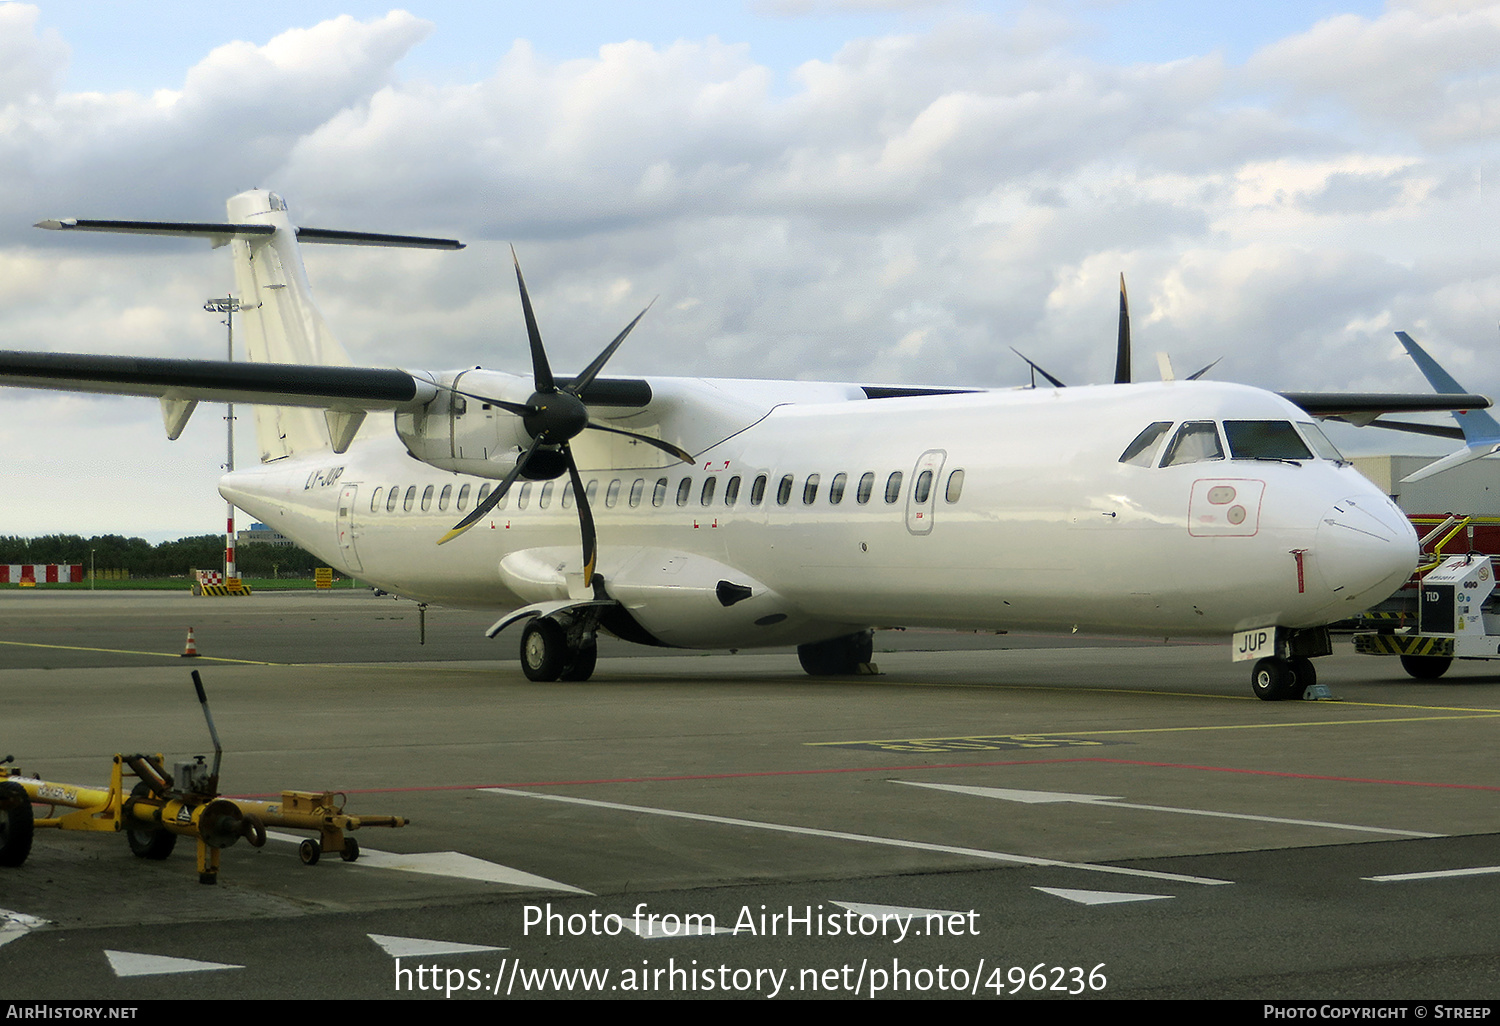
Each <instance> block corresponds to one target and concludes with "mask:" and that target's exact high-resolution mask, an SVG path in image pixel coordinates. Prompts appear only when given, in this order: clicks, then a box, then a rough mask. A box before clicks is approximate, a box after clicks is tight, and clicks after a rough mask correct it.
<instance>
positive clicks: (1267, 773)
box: [236, 758, 1500, 798]
mask: <svg viewBox="0 0 1500 1026" xmlns="http://www.w3.org/2000/svg"><path fill="white" fill-rule="evenodd" d="M1072 762H1101V763H1110V764H1112V765H1117V766H1145V767H1150V768H1152V769H1186V770H1197V771H1199V772H1203V773H1243V774H1248V775H1251V776H1261V777H1286V778H1288V779H1291V780H1328V781H1334V782H1337V783H1344V784H1387V785H1393V786H1396V787H1438V788H1451V789H1454V790H1462V791H1500V786H1495V785H1490V784H1445V783H1440V782H1434V781H1428V780H1385V779H1382V778H1379V777H1336V776H1327V775H1324V774H1318V773H1287V772H1284V771H1281V770H1257V769H1241V768H1238V767H1235V766H1195V765H1192V764H1190V763H1180V762H1143V761H1140V760H1135V759H1101V758H1073V759H1016V760H1009V761H1005V762H942V763H921V764H914V765H905V766H845V767H839V768H836V769H807V770H760V771H756V772H750V773H694V774H684V775H680V776H669V777H603V778H599V779H594V780H529V781H525V782H522V783H510V784H434V785H431V786H428V787H372V788H366V789H363V790H345V791H339V792H336V793H338V794H346V795H349V794H400V793H403V792H417V791H481V790H488V789H492V788H514V787H583V786H587V785H594V784H660V783H672V782H674V781H686V780H738V779H742V778H747V777H799V776H819V775H825V774H830V773H895V772H912V771H919V770H940V769H982V768H985V767H994V766H1048V765H1058V764H1062V763H1072ZM236 797H240V798H274V797H276V795H238V796H236Z"/></svg>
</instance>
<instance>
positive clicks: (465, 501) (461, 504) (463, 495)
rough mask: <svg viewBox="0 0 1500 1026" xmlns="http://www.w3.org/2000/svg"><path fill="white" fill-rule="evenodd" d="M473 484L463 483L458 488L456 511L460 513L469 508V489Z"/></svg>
mask: <svg viewBox="0 0 1500 1026" xmlns="http://www.w3.org/2000/svg"><path fill="white" fill-rule="evenodd" d="M472 487H473V485H464V486H463V487H461V488H460V489H459V490H458V511H459V512H460V513H462V512H463V511H464V510H466V509H468V508H469V489H470V488H472Z"/></svg>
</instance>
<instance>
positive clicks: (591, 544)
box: [438, 247, 697, 586]
mask: <svg viewBox="0 0 1500 1026" xmlns="http://www.w3.org/2000/svg"><path fill="white" fill-rule="evenodd" d="M511 260H512V262H513V263H514V264H515V266H516V284H517V285H518V286H519V287H520V290H521V311H522V313H524V314H525V317H526V336H527V339H528V340H529V341H530V344H531V370H532V379H533V382H534V385H535V388H536V391H534V392H533V393H532V394H531V398H529V399H528V400H526V402H525V403H512V402H506V401H504V400H500V399H494V398H490V397H487V396H476V395H470V394H469V393H467V392H461V393H459V394H461V395H465V396H468V397H469V398H471V399H478V400H480V401H481V402H487V403H491V404H493V405H495V406H498V407H500V408H501V409H503V410H507V411H509V412H510V413H514V414H516V415H517V416H518V417H520V418H521V423H522V424H523V425H524V426H525V428H526V433H527V434H529V435H530V436H531V445H530V447H529V448H527V450H526V451H525V452H524V453H523V454H522V455H521V457H520V459H518V460H516V465H515V467H514V469H512V470H511V472H510V473H509V474H507V475H505V479H504V480H503V481H501V482H500V485H499V487H497V488H496V489H495V490H494V491H492V492H490V494H489V495H488V496H486V497H485V499H484V501H483V502H481V503H479V504H478V505H477V506H475V507H474V509H473V510H472V511H470V513H469V515H468V516H466V517H464V518H463V519H462V520H460V521H459V522H458V523H457V524H454V525H453V529H452V530H450V531H449V532H448V533H447V534H445V535H443V536H442V537H441V538H439V539H438V544H439V545H442V544H443V543H444V542H449V541H452V540H453V539H454V538H457V537H458V536H459V535H461V534H463V533H464V532H465V531H467V530H468V529H469V528H471V527H473V526H474V525H475V524H477V523H478V522H479V521H480V520H483V519H484V517H485V515H486V514H488V513H489V511H490V510H492V509H494V508H495V506H497V505H498V504H499V502H500V500H501V499H503V498H505V494H506V492H508V491H509V490H510V486H511V485H512V484H514V483H515V480H516V478H518V477H520V476H521V475H522V474H523V473H525V471H526V468H527V466H528V465H530V464H532V463H533V462H539V461H540V460H542V459H544V458H545V457H546V456H548V455H553V456H554V457H561V459H562V461H563V463H564V465H565V466H566V467H567V471H568V477H569V479H570V480H571V481H572V483H573V494H574V496H575V498H576V499H577V501H578V522H579V528H580V530H581V532H582V535H583V581H584V585H585V586H589V585H591V584H592V583H593V578H594V566H595V564H596V562H597V557H598V544H597V538H596V536H595V533H594V514H593V511H592V510H591V509H589V501H588V496H587V495H586V494H585V492H584V488H583V481H582V479H581V478H580V477H579V474H578V463H577V461H576V460H575V459H574V458H573V450H572V448H571V447H570V446H569V445H568V443H569V441H571V440H572V439H573V438H575V437H577V436H578V435H579V434H580V433H582V432H583V431H584V430H585V429H586V428H592V429H593V430H596V431H608V432H610V433H612V434H617V435H625V436H626V437H627V438H633V439H635V440H636V441H638V442H644V443H646V444H647V445H651V446H654V447H655V448H658V449H661V450H662V451H663V452H666V453H669V454H670V455H672V456H674V457H676V458H677V459H680V460H682V461H683V462H684V463H687V464H690V465H691V464H696V463H697V460H695V459H694V457H693V455H692V454H691V453H689V452H687V451H686V450H684V449H681V448H679V447H677V446H675V445H672V444H671V443H670V442H664V441H662V440H661V439H659V438H650V437H648V436H646V435H640V434H636V433H635V432H634V431H625V430H622V429H620V428H612V427H606V426H604V425H603V424H595V423H593V422H592V421H590V420H589V410H588V407H587V406H586V405H585V404H584V402H583V400H582V399H581V398H579V397H580V395H581V394H582V393H583V391H584V389H586V388H588V386H589V385H590V384H592V383H593V381H594V379H595V378H596V377H598V375H599V372H600V371H601V370H603V369H604V365H605V364H606V363H607V362H609V358H610V357H611V356H613V355H614V354H615V350H616V349H618V348H620V343H621V342H624V341H625V337H626V336H627V335H629V334H630V332H631V330H632V329H633V328H635V326H636V325H637V324H638V323H640V320H641V318H642V317H644V316H646V310H649V309H651V305H650V304H649V303H648V304H647V305H646V310H642V311H641V312H640V313H638V314H636V315H635V320H633V321H631V322H630V323H629V324H627V325H625V330H623V331H621V332H620V333H619V334H618V335H616V336H615V339H614V341H613V342H611V343H610V344H609V345H607V346H605V347H604V350H603V351H602V352H601V353H600V354H599V355H598V356H596V357H594V359H593V361H592V362H591V363H590V364H589V365H588V366H587V367H585V368H584V369H583V371H582V372H581V373H580V374H579V375H578V376H577V377H575V378H574V379H573V380H572V381H570V382H568V383H567V384H565V385H563V386H561V387H558V385H557V382H556V380H555V379H554V378H553V376H552V367H551V365H550V364H549V363H548V361H547V350H546V349H545V348H544V347H543V345H542V333H541V330H540V329H539V328H538V327H537V323H536V314H535V313H534V312H533V311H532V308H531V295H530V293H528V292H527V291H526V279H525V277H523V276H522V274H521V262H520V260H519V259H517V257H516V251H515V249H514V247H513V248H512V249H511Z"/></svg>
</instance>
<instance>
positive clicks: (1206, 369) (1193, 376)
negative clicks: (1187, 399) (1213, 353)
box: [1187, 356, 1224, 381]
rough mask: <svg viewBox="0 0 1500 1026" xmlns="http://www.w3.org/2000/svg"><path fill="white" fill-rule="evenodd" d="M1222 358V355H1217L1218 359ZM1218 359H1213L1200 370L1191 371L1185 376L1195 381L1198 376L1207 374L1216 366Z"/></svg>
mask: <svg viewBox="0 0 1500 1026" xmlns="http://www.w3.org/2000/svg"><path fill="white" fill-rule="evenodd" d="M1222 359H1224V357H1222V356H1221V357H1219V360H1222ZM1219 360H1215V361H1214V362H1213V363H1211V364H1209V365H1208V366H1207V367H1204V368H1203V369H1202V370H1196V371H1193V373H1191V374H1189V375H1188V376H1187V379H1188V380H1189V381H1197V380H1198V379H1199V378H1201V377H1203V375H1205V374H1207V373H1208V372H1209V371H1211V370H1213V369H1214V368H1215V367H1217V366H1218V365H1219Z"/></svg>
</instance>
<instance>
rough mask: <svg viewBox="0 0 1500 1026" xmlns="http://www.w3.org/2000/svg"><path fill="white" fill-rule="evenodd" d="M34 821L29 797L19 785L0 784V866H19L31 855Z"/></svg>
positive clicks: (8, 782)
mask: <svg viewBox="0 0 1500 1026" xmlns="http://www.w3.org/2000/svg"><path fill="white" fill-rule="evenodd" d="M34 828H35V820H34V819H33V818H32V815H31V796H30V795H28V794H27V793H26V789H25V788H24V787H22V786H21V785H20V784H15V783H12V782H10V781H8V780H7V781H5V782H3V783H0V866H19V865H20V864H21V863H23V862H25V861H26V856H28V855H30V854H31V837H32V833H33V832H34Z"/></svg>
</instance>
